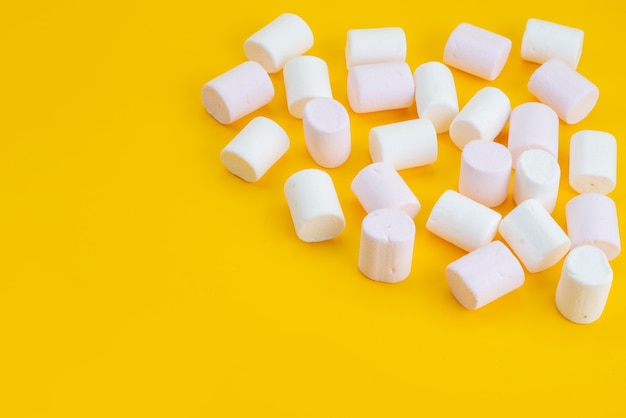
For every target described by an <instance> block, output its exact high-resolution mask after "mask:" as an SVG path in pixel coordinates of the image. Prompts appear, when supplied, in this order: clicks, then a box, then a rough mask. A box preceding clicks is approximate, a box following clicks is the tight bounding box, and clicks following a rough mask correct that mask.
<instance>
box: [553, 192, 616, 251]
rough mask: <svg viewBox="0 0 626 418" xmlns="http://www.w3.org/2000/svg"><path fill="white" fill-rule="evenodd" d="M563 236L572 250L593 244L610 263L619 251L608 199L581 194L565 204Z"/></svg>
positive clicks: (612, 209) (604, 196) (610, 200)
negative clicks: (567, 237) (565, 230)
mask: <svg viewBox="0 0 626 418" xmlns="http://www.w3.org/2000/svg"><path fill="white" fill-rule="evenodd" d="M565 218H566V222H567V234H568V235H569V238H570V240H571V241H572V247H578V246H580V245H595V246H596V247H598V248H600V249H601V250H602V251H604V254H606V257H607V259H609V260H613V259H614V258H616V257H617V256H618V255H619V253H620V250H621V241H620V235H619V225H618V222H617V208H616V206H615V202H614V201H613V199H611V198H610V197H608V196H606V195H603V194H600V193H583V194H580V195H578V196H576V197H574V198H572V199H570V201H569V202H567V204H566V205H565Z"/></svg>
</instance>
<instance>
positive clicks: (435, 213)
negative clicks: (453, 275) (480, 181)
mask: <svg viewBox="0 0 626 418" xmlns="http://www.w3.org/2000/svg"><path fill="white" fill-rule="evenodd" d="M500 219H502V216H501V215H500V214H499V213H498V212H496V211H495V210H493V209H490V208H488V207H487V206H485V205H482V204H480V203H478V202H476V201H474V200H472V199H470V198H469V197H467V196H464V195H462V194H460V193H458V192H456V191H454V190H446V191H445V192H443V194H442V195H441V196H440V197H439V199H438V200H437V202H436V203H435V205H434V206H433V208H432V211H431V212H430V216H429V217H428V220H427V221H426V229H428V230H429V231H430V232H432V233H433V234H435V235H437V236H438V237H440V238H443V239H444V240H446V241H448V242H450V243H452V244H454V245H456V246H457V247H459V248H461V249H463V250H465V251H468V252H470V251H473V250H475V249H477V248H479V247H482V246H483V245H485V244H488V243H490V242H491V241H493V238H494V237H495V235H496V232H497V231H498V223H499V222H500Z"/></svg>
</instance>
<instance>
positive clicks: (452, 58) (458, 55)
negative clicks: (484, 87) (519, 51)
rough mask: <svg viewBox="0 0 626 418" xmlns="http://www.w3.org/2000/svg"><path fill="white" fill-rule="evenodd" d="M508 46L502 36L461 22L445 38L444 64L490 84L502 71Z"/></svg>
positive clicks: (509, 50)
mask: <svg viewBox="0 0 626 418" xmlns="http://www.w3.org/2000/svg"><path fill="white" fill-rule="evenodd" d="M511 46H512V42H511V40H510V39H508V38H505V37H504V36H502V35H498V34H496V33H494V32H491V31H488V30H486V29H483V28H480V27H478V26H474V25H471V24H469V23H461V24H459V25H458V26H457V27H456V28H455V29H454V30H453V31H452V33H451V34H450V36H449V37H448V41H447V42H446V46H445V48H444V51H443V62H444V63H445V64H448V65H449V66H451V67H454V68H457V69H459V70H462V71H465V72H467V73H470V74H472V75H475V76H477V77H480V78H483V79H485V80H489V81H493V80H495V79H496V78H497V77H498V75H500V73H501V72H502V69H503V68H504V65H505V64H506V61H507V59H508V58H509V53H510V52H511Z"/></svg>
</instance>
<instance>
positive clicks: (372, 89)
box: [348, 61, 415, 113]
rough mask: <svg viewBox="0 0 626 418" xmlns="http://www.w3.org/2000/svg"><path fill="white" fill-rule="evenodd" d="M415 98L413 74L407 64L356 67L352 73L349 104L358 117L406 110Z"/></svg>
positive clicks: (350, 73) (383, 63)
mask: <svg viewBox="0 0 626 418" xmlns="http://www.w3.org/2000/svg"><path fill="white" fill-rule="evenodd" d="M414 97H415V82H414V81H413V73H412V72H411V68H410V67H409V64H407V63H406V62H401V61H393V62H381V63H377V64H363V65H354V66H352V67H350V69H349V70H348V103H349V105H350V108H351V109H352V110H353V111H354V112H356V113H368V112H378V111H381V110H392V109H404V108H407V107H409V106H411V105H412V104H413V99H414Z"/></svg>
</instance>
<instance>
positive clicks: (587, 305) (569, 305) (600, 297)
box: [555, 245, 613, 324]
mask: <svg viewBox="0 0 626 418" xmlns="http://www.w3.org/2000/svg"><path fill="white" fill-rule="evenodd" d="M612 283H613V270H612V269H611V266H610V265H609V262H608V260H607V258H606V255H605V254H604V253H603V252H602V251H601V250H600V249H599V248H597V247H594V246H592V245H582V246H580V247H576V248H574V249H572V251H570V253H569V254H568V255H567V257H565V261H564V263H563V268H562V270H561V278H560V279H559V283H558V285H557V287H556V294H555V300H556V307H557V309H558V310H559V312H560V313H561V314H562V315H563V316H564V317H565V318H567V319H568V320H570V321H572V322H574V323H577V324H590V323H592V322H595V321H596V320H598V319H599V318H600V316H602V312H603V311H604V308H605V306H606V302H607V300H608V297H609V293H610V291H611V284H612Z"/></svg>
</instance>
